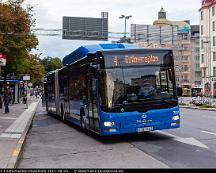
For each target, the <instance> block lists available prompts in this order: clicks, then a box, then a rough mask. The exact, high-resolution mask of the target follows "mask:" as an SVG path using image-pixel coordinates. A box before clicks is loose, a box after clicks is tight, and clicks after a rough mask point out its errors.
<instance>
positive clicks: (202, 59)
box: [201, 54, 204, 64]
mask: <svg viewBox="0 0 216 173" xmlns="http://www.w3.org/2000/svg"><path fill="white" fill-rule="evenodd" d="M201 57H202V58H201V61H202V62H201V63H202V64H203V63H204V54H202V55H201Z"/></svg>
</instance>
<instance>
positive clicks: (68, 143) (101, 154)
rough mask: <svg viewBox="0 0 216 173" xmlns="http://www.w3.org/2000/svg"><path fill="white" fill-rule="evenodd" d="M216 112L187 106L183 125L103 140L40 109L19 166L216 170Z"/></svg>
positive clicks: (184, 111)
mask: <svg viewBox="0 0 216 173" xmlns="http://www.w3.org/2000/svg"><path fill="white" fill-rule="evenodd" d="M215 124H216V114H215V112H209V111H199V110H189V109H182V128H181V129H177V130H165V131H157V132H151V133H146V134H136V135H124V136H116V137H110V138H106V139H101V138H99V137H96V136H94V135H91V136H86V135H85V134H83V133H81V132H80V130H79V128H76V127H75V126H69V125H66V124H63V123H62V122H60V121H59V120H57V119H55V118H53V117H49V116H47V115H45V112H44V110H43V109H42V108H39V110H38V113H37V115H36V116H35V120H34V122H33V128H32V130H31V131H30V134H29V136H28V139H27V143H26V146H25V149H24V152H23V156H22V158H21V160H20V163H19V168H166V167H170V168H216V126H215Z"/></svg>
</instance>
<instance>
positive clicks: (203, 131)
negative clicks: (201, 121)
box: [201, 130, 216, 136]
mask: <svg viewBox="0 0 216 173" xmlns="http://www.w3.org/2000/svg"><path fill="white" fill-rule="evenodd" d="M201 132H202V133H207V134H210V135H214V136H216V133H213V132H208V131H205V130H201Z"/></svg>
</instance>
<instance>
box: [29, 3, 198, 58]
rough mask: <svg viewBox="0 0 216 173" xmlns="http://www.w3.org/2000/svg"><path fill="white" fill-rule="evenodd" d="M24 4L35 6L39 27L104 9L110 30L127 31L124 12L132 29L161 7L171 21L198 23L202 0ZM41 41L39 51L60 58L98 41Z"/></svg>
mask: <svg viewBox="0 0 216 173" xmlns="http://www.w3.org/2000/svg"><path fill="white" fill-rule="evenodd" d="M25 3H26V4H28V3H29V4H33V6H34V7H35V18H36V27H37V28H48V29H54V28H59V29H60V28H62V17H63V16H73V17H75V16H79V17H80V16H82V17H101V12H109V31H111V32H123V31H124V20H120V19H119V16H120V15H121V14H125V15H132V18H131V19H130V20H128V21H127V24H128V25H127V28H128V31H129V30H130V28H129V27H130V24H132V23H137V24H152V23H153V21H154V20H156V19H157V17H158V11H159V10H160V8H161V7H164V9H165V10H166V11H167V18H168V19H170V20H191V23H192V24H198V23H199V17H198V16H199V13H198V9H199V8H200V7H201V0H192V1H188V0H181V1H176V0H151V1H149V0H61V1H59V0H26V1H25ZM119 36H121V35H119ZM39 41H40V45H39V50H40V51H42V53H43V54H44V55H46V56H47V55H49V56H60V57H63V56H64V55H66V54H68V53H70V51H72V49H75V48H76V47H78V46H80V45H82V44H92V43H98V42H92V41H91V42H90V41H75V40H69V41H68V40H62V39H61V37H48V36H46V37H39Z"/></svg>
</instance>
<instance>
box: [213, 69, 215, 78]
mask: <svg viewBox="0 0 216 173" xmlns="http://www.w3.org/2000/svg"><path fill="white" fill-rule="evenodd" d="M213 76H214V77H215V76H216V67H213Z"/></svg>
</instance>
